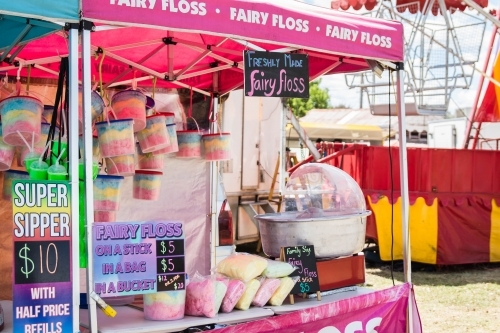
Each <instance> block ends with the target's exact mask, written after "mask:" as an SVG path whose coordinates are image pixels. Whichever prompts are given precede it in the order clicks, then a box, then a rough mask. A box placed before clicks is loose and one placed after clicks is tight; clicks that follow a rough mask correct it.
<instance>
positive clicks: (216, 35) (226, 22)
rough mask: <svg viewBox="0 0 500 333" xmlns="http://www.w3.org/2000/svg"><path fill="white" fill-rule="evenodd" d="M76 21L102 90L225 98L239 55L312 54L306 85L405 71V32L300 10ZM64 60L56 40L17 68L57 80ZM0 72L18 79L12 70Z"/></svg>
mask: <svg viewBox="0 0 500 333" xmlns="http://www.w3.org/2000/svg"><path fill="white" fill-rule="evenodd" d="M82 13H83V18H84V19H85V20H88V21H91V22H94V23H95V24H96V29H95V32H93V33H92V34H91V44H92V50H93V51H94V53H95V54H96V57H95V58H93V60H92V61H93V65H92V77H93V78H94V79H95V80H98V79H99V77H100V75H99V73H101V74H102V79H103V82H104V83H105V85H107V86H112V85H127V84H130V83H131V81H132V79H134V78H135V79H136V80H137V82H138V85H139V86H141V85H145V86H151V85H152V84H153V78H156V86H157V87H173V88H192V89H193V90H195V91H199V92H201V93H204V94H210V92H215V93H219V94H224V93H227V92H229V91H231V90H233V89H238V88H241V87H242V86H243V51H244V50H265V51H269V52H299V53H305V54H308V56H309V66H310V78H311V80H312V79H315V78H317V77H319V76H321V75H324V74H332V73H346V72H353V71H361V70H367V69H369V66H368V64H367V63H366V61H365V60H364V59H377V60H385V61H395V62H399V61H403V47H404V45H403V27H402V25H401V23H399V22H396V21H385V20H380V19H373V18H368V17H365V16H358V15H354V14H349V13H343V12H338V11H334V10H331V9H326V8H320V7H315V6H311V5H308V4H304V3H301V2H296V1H276V2H275V3H274V2H273V4H269V3H266V2H264V1H260V0H243V1H234V0H232V1H231V0H207V1H205V2H189V1H184V0H183V1H178V0H109V1H100V0H83V1H82ZM65 55H67V36H66V33H65V32H63V31H59V32H57V33H55V34H52V35H49V36H46V37H44V38H42V39H39V40H36V41H33V42H31V43H29V44H28V45H26V47H24V49H22V50H21V51H20V52H19V54H18V60H19V61H20V64H21V66H26V65H28V64H36V66H34V67H33V66H32V68H31V74H30V75H31V76H33V77H39V78H56V77H57V76H56V75H57V71H58V64H59V62H60V57H61V56H65ZM97 56H98V57H97ZM101 60H102V64H101ZM2 67H3V68H2ZM99 67H100V68H101V71H99ZM5 70H9V75H16V74H17V70H18V68H17V67H16V66H14V65H10V66H9V65H8V64H3V65H2V66H0V71H3V72H4V71H5ZM22 72H23V73H24V74H23V75H26V69H22Z"/></svg>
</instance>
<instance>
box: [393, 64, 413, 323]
mask: <svg viewBox="0 0 500 333" xmlns="http://www.w3.org/2000/svg"><path fill="white" fill-rule="evenodd" d="M396 73H397V80H396V86H397V96H396V98H397V101H396V102H397V106H398V109H397V110H398V130H399V168H400V172H401V201H402V202H401V203H402V205H401V207H402V213H403V216H402V223H403V228H402V229H403V260H404V279H405V282H409V283H411V250H410V228H409V209H410V200H409V193H408V159H407V156H406V123H405V121H406V114H405V103H404V75H405V72H404V68H403V63H399V64H398V67H397V71H396ZM412 297H413V296H412V294H411V293H410V295H409V297H408V321H407V323H408V325H407V332H410V333H412V332H413V320H412V308H411V304H412V303H413V300H412Z"/></svg>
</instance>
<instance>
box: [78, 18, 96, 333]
mask: <svg viewBox="0 0 500 333" xmlns="http://www.w3.org/2000/svg"><path fill="white" fill-rule="evenodd" d="M81 24H82V32H81V33H82V85H83V89H82V90H83V138H84V140H83V142H84V144H83V147H84V148H83V149H84V156H83V158H84V163H85V220H86V222H87V225H86V228H87V230H86V232H85V234H86V235H87V301H88V305H89V328H90V332H97V331H98V330H97V305H96V301H95V300H94V299H93V298H92V297H90V293H91V292H92V291H93V290H94V260H93V257H92V243H93V242H92V226H93V225H94V181H93V177H92V166H93V159H92V115H91V93H92V88H91V63H90V60H91V55H90V50H91V44H90V32H91V29H92V23H91V22H88V21H82V22H81Z"/></svg>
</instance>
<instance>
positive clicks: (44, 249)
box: [14, 241, 71, 284]
mask: <svg viewBox="0 0 500 333" xmlns="http://www.w3.org/2000/svg"><path fill="white" fill-rule="evenodd" d="M14 254H15V256H14V281H15V283H16V284H33V283H53V282H67V281H71V280H70V274H71V258H70V256H71V248H70V242H69V241H41V242H36V241H35V242H31V241H25V242H14Z"/></svg>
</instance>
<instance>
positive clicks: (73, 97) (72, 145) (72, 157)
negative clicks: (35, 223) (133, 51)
mask: <svg viewBox="0 0 500 333" xmlns="http://www.w3.org/2000/svg"><path fill="white" fill-rule="evenodd" d="M78 69H79V68H78V26H76V27H72V28H70V29H69V80H68V82H69V111H70V112H69V126H70V128H69V154H68V156H69V165H70V170H69V177H70V184H71V216H72V219H71V222H72V223H71V224H72V228H71V257H72V258H73V265H72V273H71V274H72V280H73V333H76V332H79V331H80V316H79V313H80V312H79V311H78V309H79V308H80V265H79V263H78V261H77V260H76V258H79V256H80V230H79V223H78V216H79V200H78V198H79V197H80V196H79V187H78V112H77V110H78Z"/></svg>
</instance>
